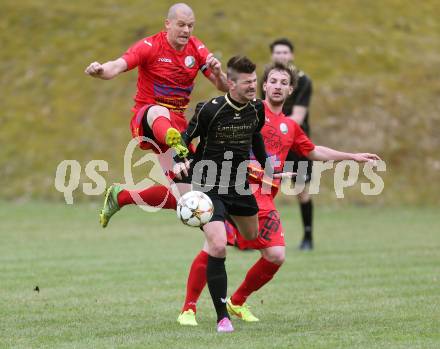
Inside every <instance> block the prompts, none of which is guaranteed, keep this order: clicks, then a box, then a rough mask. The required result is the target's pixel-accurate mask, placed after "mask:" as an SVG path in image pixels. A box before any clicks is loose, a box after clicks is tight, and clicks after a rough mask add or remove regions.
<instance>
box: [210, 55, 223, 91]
mask: <svg viewBox="0 0 440 349" xmlns="http://www.w3.org/2000/svg"><path fill="white" fill-rule="evenodd" d="M206 66H207V68H208V69H210V70H211V75H209V76H208V79H209V81H211V82H212V83H213V84H214V86H215V87H217V89H218V90H219V91H222V92H228V90H229V87H228V82H227V79H226V74H225V73H224V72H223V70H222V64H221V62H220V61H219V60H218V59H217V58H215V57H214V55H213V54H212V53H210V54H209V55H208V56H207V57H206Z"/></svg>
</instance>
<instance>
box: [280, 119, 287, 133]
mask: <svg viewBox="0 0 440 349" xmlns="http://www.w3.org/2000/svg"><path fill="white" fill-rule="evenodd" d="M280 131H281V133H282V134H283V135H285V134H286V133H287V132H288V131H289V128H288V127H287V125H286V124H285V123H284V122H282V123H281V124H280Z"/></svg>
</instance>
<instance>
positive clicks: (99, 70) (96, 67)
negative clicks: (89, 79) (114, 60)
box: [84, 62, 104, 77]
mask: <svg viewBox="0 0 440 349" xmlns="http://www.w3.org/2000/svg"><path fill="white" fill-rule="evenodd" d="M84 72H85V73H86V74H88V75H90V76H93V77H100V76H101V75H102V74H103V73H104V67H103V66H102V64H101V63H99V62H93V63H91V64H90V65H89V66H88V67H87V68H86V70H85V71H84Z"/></svg>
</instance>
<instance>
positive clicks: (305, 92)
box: [261, 71, 313, 136]
mask: <svg viewBox="0 0 440 349" xmlns="http://www.w3.org/2000/svg"><path fill="white" fill-rule="evenodd" d="M312 92H313V91H312V80H311V79H310V78H309V77H308V76H307V75H306V74H305V73H304V72H303V71H299V72H298V85H297V86H296V88H295V90H294V91H293V93H292V94H291V95H290V96H289V97H287V99H286V101H285V102H284V105H283V113H284V114H285V115H287V116H288V115H291V114H292V111H293V107H294V106H295V105H298V106H303V107H306V108H307V112H306V115H305V117H304V121H303V123H302V124H301V125H300V126H301V128H302V129H303V131H304V132H305V133H306V135H307V136H310V125H309V106H310V100H311V98H312ZM261 96H262V98H263V99H264V98H265V94H264V91H263V89H262V88H261Z"/></svg>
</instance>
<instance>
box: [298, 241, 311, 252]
mask: <svg viewBox="0 0 440 349" xmlns="http://www.w3.org/2000/svg"><path fill="white" fill-rule="evenodd" d="M298 248H299V249H300V250H301V251H311V250H313V241H312V240H308V239H304V240H303V241H302V242H301V245H299V247H298Z"/></svg>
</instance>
